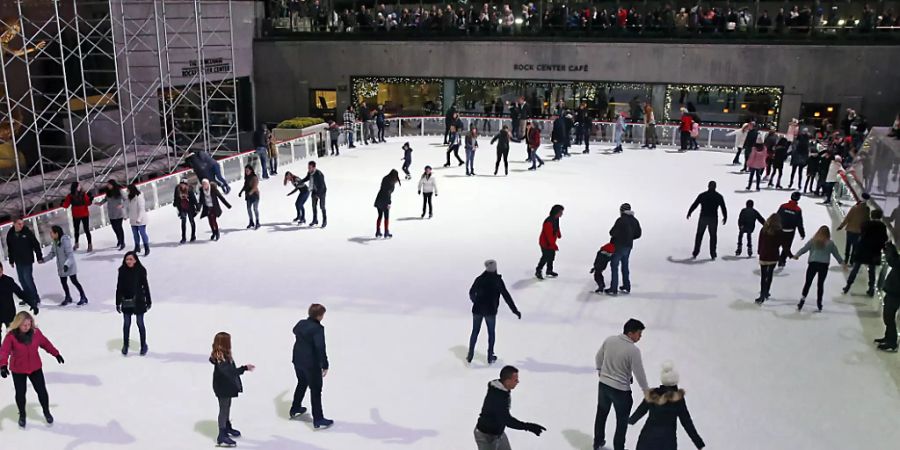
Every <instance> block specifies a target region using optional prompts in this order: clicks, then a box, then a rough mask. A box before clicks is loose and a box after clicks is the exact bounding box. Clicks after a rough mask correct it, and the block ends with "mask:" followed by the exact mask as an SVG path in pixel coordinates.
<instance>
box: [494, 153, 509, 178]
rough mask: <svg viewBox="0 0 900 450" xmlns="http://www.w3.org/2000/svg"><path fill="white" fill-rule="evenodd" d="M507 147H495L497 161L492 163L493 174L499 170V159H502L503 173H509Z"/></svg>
mask: <svg viewBox="0 0 900 450" xmlns="http://www.w3.org/2000/svg"><path fill="white" fill-rule="evenodd" d="M508 158H509V149H505V150H501V149H499V148H498V149H497V162H496V163H494V175H497V171H499V170H500V161H501V160H502V161H503V173H505V174H507V175H509V161H508V160H507V159H508Z"/></svg>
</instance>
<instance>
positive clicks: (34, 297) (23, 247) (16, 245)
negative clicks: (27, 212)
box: [6, 218, 44, 307]
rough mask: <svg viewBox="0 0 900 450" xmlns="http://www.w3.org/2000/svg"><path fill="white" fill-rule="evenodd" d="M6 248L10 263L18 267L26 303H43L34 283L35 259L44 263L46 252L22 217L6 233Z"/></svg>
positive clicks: (34, 304) (17, 273) (17, 270)
mask: <svg viewBox="0 0 900 450" xmlns="http://www.w3.org/2000/svg"><path fill="white" fill-rule="evenodd" d="M6 250H7V256H8V257H9V265H10V266H13V267H15V268H16V275H17V276H18V277H19V283H21V284H22V289H23V290H24V291H25V296H26V298H25V299H23V300H26V303H28V302H31V303H32V304H33V306H35V307H36V306H37V305H39V304H40V303H41V296H40V294H38V291H37V285H36V284H35V283H34V261H35V260H37V262H38V263H39V264H40V263H43V262H44V254H43V253H42V251H41V243H40V242H38V240H37V237H35V236H34V232H32V231H31V229H29V228H28V226H26V225H25V221H24V220H22V218H16V219H15V220H13V226H12V227H10V229H9V231H8V232H7V233H6Z"/></svg>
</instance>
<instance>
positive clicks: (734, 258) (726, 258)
mask: <svg viewBox="0 0 900 450" xmlns="http://www.w3.org/2000/svg"><path fill="white" fill-rule="evenodd" d="M751 259H753V257H752V256H732V255H725V256H723V257H722V261H749V260H751Z"/></svg>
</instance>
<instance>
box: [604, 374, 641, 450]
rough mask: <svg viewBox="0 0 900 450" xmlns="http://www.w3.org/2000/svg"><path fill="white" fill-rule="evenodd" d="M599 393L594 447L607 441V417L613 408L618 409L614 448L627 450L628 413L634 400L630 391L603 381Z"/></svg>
mask: <svg viewBox="0 0 900 450" xmlns="http://www.w3.org/2000/svg"><path fill="white" fill-rule="evenodd" d="M598 384H599V385H600V387H599V392H598V394H597V416H596V417H595V418H594V448H598V447H600V443H601V442H605V441H606V418H607V417H608V416H609V411H610V410H611V409H612V408H615V409H616V434H615V436H614V437H613V449H615V450H625V433H626V432H627V431H628V415H629V414H631V405H632V404H634V400H633V399H632V398H631V392H630V391H620V390H618V389H614V388H611V387H609V386H607V385H605V384H603V383H598Z"/></svg>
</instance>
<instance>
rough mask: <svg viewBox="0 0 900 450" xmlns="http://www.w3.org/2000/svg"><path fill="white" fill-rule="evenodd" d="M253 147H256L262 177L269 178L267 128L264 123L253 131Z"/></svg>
mask: <svg viewBox="0 0 900 450" xmlns="http://www.w3.org/2000/svg"><path fill="white" fill-rule="evenodd" d="M253 147H255V148H256V156H257V157H258V158H259V165H260V167H262V175H263V179H266V180H267V179H269V129H268V128H267V127H266V124H264V123H261V124H259V128H257V129H256V131H254V132H253Z"/></svg>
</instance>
